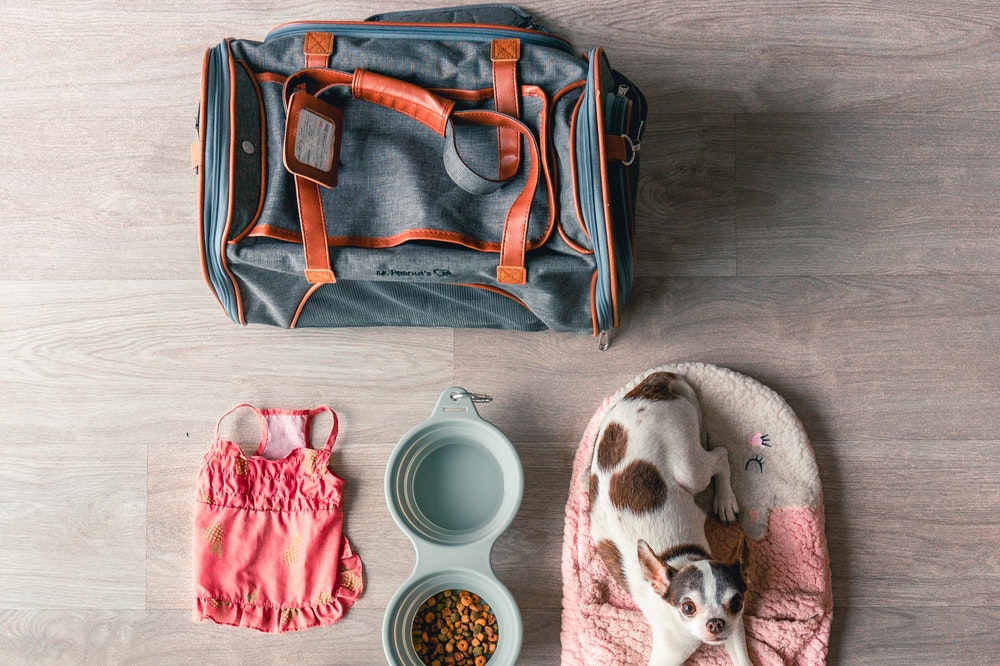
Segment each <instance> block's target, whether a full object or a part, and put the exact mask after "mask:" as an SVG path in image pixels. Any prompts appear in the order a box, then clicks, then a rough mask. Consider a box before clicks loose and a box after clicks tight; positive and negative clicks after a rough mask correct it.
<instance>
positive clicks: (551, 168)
mask: <svg viewBox="0 0 1000 666" xmlns="http://www.w3.org/2000/svg"><path fill="white" fill-rule="evenodd" d="M586 85H587V81H586V80H581V81H577V82H576V83H571V84H570V85H568V86H566V87H565V88H563V89H562V90H558V91H556V93H555V94H554V95H553V96H552V109H553V111H555V108H556V105H557V104H558V103H559V102H560V101H561V100H562V98H563V97H565V96H566V95H568V94H569V93H571V92H573V91H574V90H578V89H580V88H583V87H584V86H586ZM576 108H579V102H577V106H576V107H574V113H575V110H576ZM575 121H576V116H575V115H573V116H572V118H571V120H570V132H571V135H570V140H569V149H570V158H569V159H570V177H571V180H572V183H571V184H570V187H571V188H572V190H573V192H574V200H575V201H576V204H577V222H578V223H580V224H581V226H582V224H583V223H582V221H581V220H580V214H579V213H580V211H579V203H580V200H579V197H578V196H576V192H577V187H576V176H575V168H574V167H575V164H576V162H575V161H574V146H573V137H574V136H576V135H575V130H576V125H575ZM548 152H549V153H551V152H552V151H551V149H550V151H548ZM546 172H547V173H548V175H549V178H550V179H551V182H552V183H556V182H558V181H559V169H558V162H557V161H556V160H555V159H551V160H550V163H549V164H547V166H546ZM558 219H559V222H558V223H557V227H558V231H559V237H560V238H562V240H563V242H564V243H566V245H568V246H569V247H570V248H572V249H573V250H575V251H576V252H579V253H580V254H593V253H594V251H593V250H588V249H587V248H586V247H584V246H583V245H580V244H579V243H577V242H576V241H574V240H573V239H572V238H570V237H569V234H568V233H566V229H565V228H564V227H563V224H562V216H561V215H560V216H559V218H558ZM583 232H584V234H585V235H586V233H587V229H586V228H584V229H583ZM588 238H589V236H588Z"/></svg>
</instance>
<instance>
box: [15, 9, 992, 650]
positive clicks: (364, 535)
mask: <svg viewBox="0 0 1000 666" xmlns="http://www.w3.org/2000/svg"><path fill="white" fill-rule="evenodd" d="M418 1H419V0H418ZM442 1H447V0H442ZM533 5H534V6H532V4H529V5H527V7H528V9H529V10H531V11H532V13H533V14H534V15H535V17H536V19H537V20H538V21H540V22H541V23H543V24H546V25H548V26H549V27H550V28H551V29H552V30H554V31H555V32H557V33H560V34H563V35H566V36H568V37H570V38H571V39H572V41H573V42H574V44H575V46H576V48H577V49H578V50H581V51H582V50H585V49H589V48H591V47H592V46H595V45H602V46H604V47H606V48H607V50H608V52H609V54H610V57H611V59H612V62H613V63H614V64H615V65H616V66H617V67H619V68H620V69H622V70H623V71H624V72H626V73H627V74H628V75H629V76H630V77H631V78H633V79H634V80H635V82H636V83H637V84H638V85H639V86H640V88H642V89H643V90H644V91H645V93H646V95H647V96H648V98H649V101H650V105H651V107H652V112H651V116H650V119H649V124H648V127H649V130H648V132H647V135H646V141H645V142H644V144H643V152H642V156H643V165H642V167H643V171H642V180H641V190H640V193H639V197H640V207H639V209H638V222H637V227H638V244H639V250H638V275H639V277H638V284H637V287H636V293H635V295H634V298H633V300H632V302H631V303H630V306H629V308H628V310H627V313H626V315H625V317H624V325H623V327H622V329H621V331H620V333H619V334H618V335H617V336H616V337H615V338H614V340H613V346H612V347H611V349H610V350H609V351H608V352H605V353H600V352H598V351H597V350H596V345H595V342H594V340H592V339H591V338H589V337H575V336H567V335H557V334H547V333H542V334H515V333H507V332H483V331H461V330H459V331H452V330H426V329H409V330H408V329H386V330H337V331H298V332H288V331H283V330H271V329H265V328H245V329H244V328H240V327H238V326H235V325H233V324H231V323H229V321H228V320H227V319H226V317H225V316H224V315H223V313H222V312H221V310H220V309H219V308H218V306H217V304H216V303H215V301H214V299H213V298H212V296H211V295H210V294H209V291H208V289H207V287H206V286H205V284H204V283H203V281H202V277H201V270H200V267H199V261H198V250H197V241H196V239H197V235H196V234H197V231H196V219H195V201H196V178H195V176H194V174H193V173H192V172H191V171H190V169H189V159H188V145H189V144H190V142H191V141H192V139H193V138H194V120H195V113H196V107H197V103H198V90H199V78H200V74H201V57H202V54H203V52H204V50H205V49H206V48H208V47H210V46H212V45H214V44H215V43H217V42H218V41H219V40H220V39H221V38H223V37H227V36H236V37H253V38H262V37H263V35H264V34H265V33H266V31H267V30H268V29H269V28H270V27H272V26H274V25H277V24H279V23H282V22H285V21H288V20H292V19H302V18H316V19H358V18H364V17H365V16H367V15H369V14H372V13H375V12H377V11H379V10H385V9H395V8H403V7H407V6H412V5H410V4H409V3H404V2H401V1H397V0H383V1H381V2H374V1H370V0H352V1H351V2H342V3H330V2H314V1H308V2H307V1H301V2H284V3H277V2H261V1H259V0H255V1H253V2H245V3H233V2H221V1H218V0H209V1H208V2H202V3H182V2H177V1H175V2H169V1H168V2H163V0H157V1H155V2H154V1H152V0H140V1H138V2H134V1H130V2H124V1H108V2H86V3H84V2H79V3H51V2H40V1H38V0H5V1H4V2H3V3H0V90H2V95H0V232H2V238H3V253H2V260H0V391H2V406H0V423H2V428H3V447H2V450H3V452H4V460H5V461H6V464H4V465H3V466H0V663H4V664H45V663H47V664H72V663H93V664H105V663H134V664H193V663H219V664H226V663H233V664H237V663H254V664H256V663H262V664H265V663H278V662H283V663H297V664H314V663H315V664H341V665H346V664H364V665H368V664H376V663H380V662H381V661H382V660H383V657H382V648H381V641H380V626H381V621H382V612H383V609H384V608H385V605H386V603H387V601H388V599H389V597H390V595H391V594H392V593H393V592H394V591H395V589H396V588H397V586H398V585H399V584H400V583H401V582H402V581H403V580H404V579H405V578H406V577H407V576H408V574H409V572H410V569H411V567H412V565H413V553H412V548H411V546H410V544H409V542H408V541H407V539H406V538H405V537H404V536H403V535H402V534H401V533H400V532H399V531H398V530H397V529H396V527H395V525H394V524H393V522H392V520H391V518H390V515H389V513H388V510H387V509H386V506H385V501H384V498H383V490H382V488H383V486H382V483H383V474H384V467H385V463H386V460H387V457H388V455H389V452H390V450H391V449H392V447H393V445H394V444H395V442H396V441H397V439H398V438H399V437H400V435H401V434H402V433H403V432H405V431H406V430H407V429H408V428H409V427H411V426H412V425H414V424H416V423H417V422H419V421H421V420H423V419H424V418H425V417H426V416H428V415H429V413H430V410H431V407H432V406H433V404H434V401H435V399H436V397H437V395H438V393H439V392H440V391H441V390H442V389H444V388H445V387H448V386H450V385H453V384H457V385H461V386H464V387H466V388H467V389H469V390H473V391H480V392H485V393H489V394H491V395H493V396H494V398H495V400H494V402H493V403H491V404H489V405H484V406H483V407H482V409H481V413H482V415H483V416H484V417H485V418H487V419H489V420H490V421H492V422H494V423H495V424H496V425H497V426H499V427H500V428H502V429H503V430H505V431H506V432H507V433H508V434H509V435H510V436H511V438H512V439H513V441H514V442H515V444H516V446H517V448H518V450H519V452H520V455H521V458H522V460H523V464H524V469H525V478H526V490H525V495H524V502H523V505H522V509H521V512H520V515H519V517H518V518H517V520H516V521H515V523H514V524H513V526H512V527H511V528H510V529H509V530H508V531H507V532H506V534H504V535H503V536H502V537H501V538H500V540H499V541H498V543H497V547H496V549H495V551H494V554H493V562H494V565H495V569H496V572H497V574H498V576H499V577H500V578H501V580H503V581H504V582H505V583H506V584H507V585H508V586H509V587H510V588H511V590H512V592H513V593H514V595H515V597H516V598H517V600H518V602H519V604H520V606H521V609H522V613H523V616H524V621H525V638H524V648H523V651H522V657H521V663H523V664H528V665H531V666H536V665H546V664H555V663H558V662H559V655H560V646H559V631H560V601H561V580H560V569H559V561H560V552H561V543H562V529H563V511H564V503H565V499H566V493H567V489H568V484H569V480H570V466H571V462H572V458H573V454H574V450H575V447H576V445H577V443H578V441H579V438H580V435H581V433H582V431H583V428H584V426H585V425H586V422H587V419H588V418H589V417H590V415H591V414H592V413H593V412H594V410H595V409H596V408H597V407H598V406H599V405H600V403H601V400H602V399H603V398H604V397H605V396H607V395H610V394H611V393H613V392H614V391H615V390H616V389H617V388H618V387H620V386H621V385H623V384H624V383H626V382H627V381H629V380H630V379H631V378H632V377H634V376H635V375H636V374H637V373H639V372H641V371H643V370H645V369H647V368H649V367H652V366H655V365H661V364H664V363H669V362H675V361H681V360H699V361H707V362H711V363H716V364H720V365H725V366H729V367H732V368H734V369H736V370H738V371H741V372H744V373H747V374H749V375H751V376H753V377H755V378H757V379H758V380H760V381H762V382H764V383H765V384H768V385H769V386H771V387H772V388H774V389H776V390H777V391H778V392H779V393H781V394H782V395H783V396H785V398H786V399H787V400H788V401H789V403H790V404H791V405H792V407H793V408H794V409H795V410H796V412H797V413H798V415H799V416H800V417H801V419H802V420H803V422H804V424H805V427H806V430H807V431H808V433H809V435H810V437H811V440H812V442H813V445H814V448H815V450H816V457H817V459H818V462H819V466H820V472H821V475H822V481H823V488H824V493H825V499H826V511H827V536H828V538H829V542H830V550H831V554H832V571H833V584H834V596H835V619H834V625H833V636H832V646H831V652H830V663H833V664H953V663H963V664H987V663H995V662H996V654H997V651H998V650H1000V633H998V632H997V631H996V627H997V624H998V622H1000V602H998V591H1000V555H998V542H1000V518H998V516H1000V495H998V491H997V479H998V477H1000V435H998V433H1000V416H998V413H1000V409H998V404H997V402H998V401H997V398H998V394H1000V379H998V378H1000V363H998V355H997V348H998V345H1000V280H998V263H1000V222H998V220H1000V73H998V71H1000V70H998V63H1000V8H998V6H997V4H996V3H995V2H994V0H969V1H967V2H961V3H942V2H933V1H929V0H928V1H925V2H920V1H918V0H892V1H889V2H882V3H858V2H845V1H842V0H827V1H820V2H811V3H800V2H796V1H794V0H752V1H748V2H739V3H733V2H723V1H721V0H720V1H714V2H713V1H711V0H677V1H671V2H646V3H638V2H601V1H598V0H583V1H580V0H574V1H570V0H557V1H553V2H546V3H541V2H537V3H533ZM244 401H247V402H252V403H255V404H258V405H261V406H284V407H305V406H313V405H316V404H320V403H328V404H330V405H331V406H333V407H334V408H335V409H336V410H337V411H338V412H339V413H340V415H341V417H342V425H343V427H342V430H341V438H340V442H339V444H338V447H337V449H336V455H335V456H334V459H333V465H334V468H335V470H336V471H337V472H339V473H340V474H341V475H342V476H344V477H345V479H346V481H347V491H346V492H347V499H346V509H347V523H346V530H347V533H348V534H349V536H350V538H351V540H352V541H353V543H354V545H355V546H356V549H357V551H358V552H359V553H360V554H361V556H362V558H363V559H364V562H365V566H366V576H367V589H366V591H365V593H364V596H363V597H362V599H361V600H360V601H359V602H358V603H357V604H356V605H355V606H354V608H353V609H352V610H351V611H350V613H349V615H348V616H347V618H346V619H345V620H343V621H342V622H341V623H340V624H338V625H336V626H334V627H332V628H328V629H320V630H311V631H307V632H302V633H297V634H291V635H282V636H264V635H258V634H256V633H255V632H249V631H241V630H234V629H228V628H223V627H218V626H214V625H209V624H195V623H193V622H192V621H191V612H190V607H191V605H192V593H191V564H190V562H191V549H192V543H191V536H190V534H191V520H192V507H193V500H194V475H195V473H196V470H197V466H198V462H199V458H200V456H201V454H202V453H203V451H205V449H206V448H207V446H208V444H209V441H210V439H211V435H212V430H213V427H214V425H215V421H216V419H218V418H219V416H221V415H222V414H223V413H224V412H225V411H226V410H227V409H228V408H229V407H231V406H233V405H235V404H237V403H240V402H244Z"/></svg>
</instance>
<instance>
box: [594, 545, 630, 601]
mask: <svg viewBox="0 0 1000 666" xmlns="http://www.w3.org/2000/svg"><path fill="white" fill-rule="evenodd" d="M595 548H596V550H597V555H598V556H599V557H600V558H601V560H602V561H603V562H604V566H606V567H607V568H608V573H610V574H611V576H612V577H613V578H614V579H615V581H616V582H617V583H618V584H619V585H621V586H622V587H623V588H625V589H626V590H627V589H628V583H627V582H626V581H625V570H624V569H623V568H622V554H621V551H619V550H618V546H616V545H615V544H613V543H612V542H611V541H610V540H608V539H601V540H600V541H598V542H597V545H596V546H595Z"/></svg>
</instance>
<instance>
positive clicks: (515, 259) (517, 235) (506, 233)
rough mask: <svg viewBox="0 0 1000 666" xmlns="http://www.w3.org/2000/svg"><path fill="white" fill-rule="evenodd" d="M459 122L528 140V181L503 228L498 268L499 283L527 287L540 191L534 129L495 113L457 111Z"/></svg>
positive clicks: (455, 117) (536, 143)
mask: <svg viewBox="0 0 1000 666" xmlns="http://www.w3.org/2000/svg"><path fill="white" fill-rule="evenodd" d="M454 120H455V122H456V123H468V124H471V125H484V126H487V127H496V128H497V129H503V130H507V131H510V132H514V133H516V134H517V137H518V142H520V141H521V137H524V138H525V139H526V140H527V143H528V150H529V151H530V154H531V161H530V166H529V168H528V178H527V181H526V182H525V184H524V187H523V188H522V189H521V192H520V193H519V194H518V195H517V198H516V199H515V200H514V204H513V205H512V206H511V207H510V210H508V211H507V218H506V219H505V220H504V225H503V238H502V239H501V240H500V265H499V266H497V282H498V283H499V284H525V283H526V282H527V278H528V276H527V269H526V268H525V255H526V253H527V246H528V221H529V219H530V217H531V203H532V201H534V199H535V192H537V190H538V180H539V172H540V171H541V169H540V166H539V162H540V160H539V152H538V142H537V141H536V140H535V135H534V134H532V132H531V130H530V129H528V127H527V126H526V125H525V124H524V123H522V122H521V121H519V120H516V119H514V118H511V117H510V116H508V115H505V114H502V113H496V112H493V111H457V112H455V113H454Z"/></svg>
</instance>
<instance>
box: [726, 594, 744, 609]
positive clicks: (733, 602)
mask: <svg viewBox="0 0 1000 666" xmlns="http://www.w3.org/2000/svg"><path fill="white" fill-rule="evenodd" d="M742 608H743V595H742V594H737V595H735V596H733V598H732V599H730V601H729V610H730V611H732V612H733V613H739V612H740V609H742Z"/></svg>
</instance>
